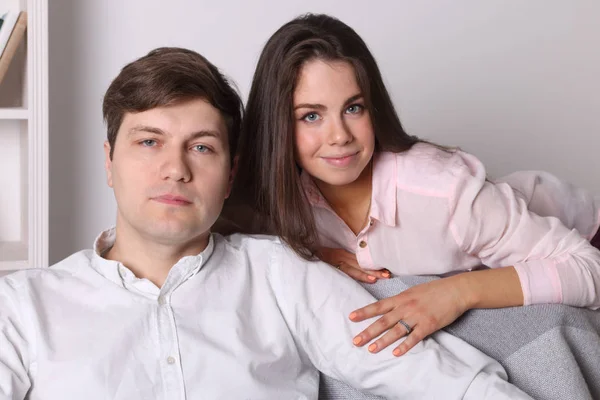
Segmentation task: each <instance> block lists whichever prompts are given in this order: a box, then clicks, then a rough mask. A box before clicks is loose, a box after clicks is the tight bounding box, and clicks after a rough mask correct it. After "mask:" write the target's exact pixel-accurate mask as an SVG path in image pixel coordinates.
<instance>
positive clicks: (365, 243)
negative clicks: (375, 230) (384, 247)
mask: <svg viewBox="0 0 600 400" xmlns="http://www.w3.org/2000/svg"><path fill="white" fill-rule="evenodd" d="M358 245H359V246H360V248H361V249H364V248H365V247H367V242H365V241H364V240H361V241H360V243H359V244H358Z"/></svg>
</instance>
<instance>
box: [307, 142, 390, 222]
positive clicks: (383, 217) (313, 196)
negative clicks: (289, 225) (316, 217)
mask: <svg viewBox="0 0 600 400" xmlns="http://www.w3.org/2000/svg"><path fill="white" fill-rule="evenodd" d="M397 174H398V171H397V166H396V154H395V153H389V152H381V153H376V154H375V155H374V156H373V177H372V178H371V179H372V185H373V187H372V192H371V210H370V212H369V213H370V217H372V218H375V219H376V220H378V221H380V222H383V223H384V224H386V225H388V226H396V213H397V207H398V203H397V185H396V182H398V179H397ZM300 182H301V184H302V187H303V189H304V193H305V194H306V198H307V199H308V202H309V204H310V205H311V206H313V207H321V208H325V209H328V210H330V211H331V212H334V211H333V210H332V209H331V207H330V206H329V204H328V203H327V200H325V198H324V197H323V195H322V194H321V191H320V190H319V188H318V187H317V185H315V183H314V181H313V180H312V178H311V177H310V175H309V174H308V173H307V172H306V171H305V170H302V172H301V174H300Z"/></svg>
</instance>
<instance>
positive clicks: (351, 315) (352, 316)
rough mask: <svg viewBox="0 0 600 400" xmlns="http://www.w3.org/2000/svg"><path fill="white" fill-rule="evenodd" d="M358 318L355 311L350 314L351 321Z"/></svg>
mask: <svg viewBox="0 0 600 400" xmlns="http://www.w3.org/2000/svg"><path fill="white" fill-rule="evenodd" d="M356 317H357V315H356V313H355V312H354V311H352V312H351V313H350V319H354V318H356Z"/></svg>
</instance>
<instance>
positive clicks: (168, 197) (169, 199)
mask: <svg viewBox="0 0 600 400" xmlns="http://www.w3.org/2000/svg"><path fill="white" fill-rule="evenodd" d="M152 200H155V201H158V202H159V203H164V204H169V205H173V206H189V205H190V204H192V202H191V201H190V200H188V199H187V198H186V197H183V196H177V195H172V194H163V195H162V196H157V197H153V198H152Z"/></svg>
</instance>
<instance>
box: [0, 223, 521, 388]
mask: <svg viewBox="0 0 600 400" xmlns="http://www.w3.org/2000/svg"><path fill="white" fill-rule="evenodd" d="M113 243H114V231H108V232H105V233H104V234H103V235H101V237H100V238H99V239H98V241H97V243H96V248H95V251H92V250H88V251H82V252H79V253H76V254H74V255H72V256H71V257H69V258H67V259H65V260H63V261H62V262H60V263H58V264H56V265H54V266H53V267H51V268H49V269H37V270H27V271H21V272H17V273H14V274H12V275H9V276H6V277H4V278H2V279H0V399H2V400H4V399H24V398H27V399H31V400H34V399H44V400H82V399H85V400H108V399H111V400H117V399H127V400H132V399H152V400H157V399H163V400H179V399H180V400H183V399H193V400H197V399H210V400H215V399H228V400H229V399H316V398H317V395H318V385H319V374H318V370H321V371H323V372H324V373H325V374H328V375H330V376H332V377H334V378H337V379H341V380H344V381H346V382H348V383H349V384H350V385H352V386H355V387H357V388H360V389H364V390H367V391H370V392H372V393H374V394H378V395H382V396H385V397H387V398H402V399H442V398H443V399H449V400H451V399H461V398H465V399H478V400H479V399H484V398H486V399H487V398H494V399H525V398H529V397H527V396H526V395H525V394H523V393H522V392H521V391H519V390H518V389H517V388H515V387H514V386H512V385H510V384H508V383H507V382H505V381H504V380H503V379H504V378H505V373H504V371H503V369H502V367H501V366H500V365H499V364H498V363H497V362H495V361H494V360H492V359H491V358H489V357H487V356H486V355H484V354H483V353H481V352H480V351H478V350H476V349H475V348H473V347H472V346H470V345H468V344H466V343H465V342H463V341H461V340H460V339H458V338H455V337H453V336H451V335H449V334H447V333H443V332H441V333H437V334H434V335H433V338H432V339H428V340H425V341H423V342H422V343H421V344H419V345H417V346H416V347H415V348H414V349H413V350H411V351H410V352H409V353H408V354H407V355H404V356H402V357H401V358H396V357H393V356H392V354H391V351H389V350H388V351H382V352H381V353H379V354H370V353H369V352H368V351H367V350H366V349H364V348H357V347H354V346H353V344H352V338H353V336H354V335H355V334H357V333H358V332H359V331H360V330H361V329H364V328H365V327H366V326H367V325H368V324H369V323H370V322H372V321H366V322H363V323H353V322H351V321H350V320H349V319H348V317H347V316H348V314H349V313H350V312H351V311H352V310H354V309H356V308H359V307H362V306H364V305H366V304H368V303H371V302H373V301H374V299H373V297H371V296H370V295H369V294H368V293H367V292H366V291H365V290H364V289H363V288H362V287H361V286H360V285H358V284H357V283H356V282H354V281H353V280H351V279H350V278H348V277H347V276H345V275H344V274H342V273H341V272H339V271H337V270H335V269H334V268H331V267H330V266H328V265H326V264H324V263H311V262H307V261H304V260H302V259H300V258H298V257H297V256H295V255H294V254H293V253H292V251H291V250H289V249H288V248H287V247H286V246H284V245H282V244H281V243H280V241H279V240H278V239H275V238H272V237H248V236H243V235H234V236H231V237H229V238H223V237H222V236H220V235H212V236H211V239H210V242H209V245H208V247H207V248H206V250H205V251H203V252H202V253H201V254H199V255H197V256H189V257H184V258H182V259H181V260H180V261H179V262H178V263H177V264H176V265H174V266H173V268H172V269H171V271H170V272H169V275H168V277H167V279H166V281H165V283H164V285H163V287H162V288H158V287H156V286H155V285H154V284H153V283H151V282H150V281H148V280H146V279H138V278H136V277H135V276H134V274H133V273H132V272H131V271H130V270H129V269H128V268H127V267H125V266H124V265H122V264H121V263H119V262H116V261H109V260H106V259H104V258H102V256H101V254H102V253H103V252H104V251H105V250H106V249H107V248H109V247H110V246H112V244H113Z"/></svg>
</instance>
